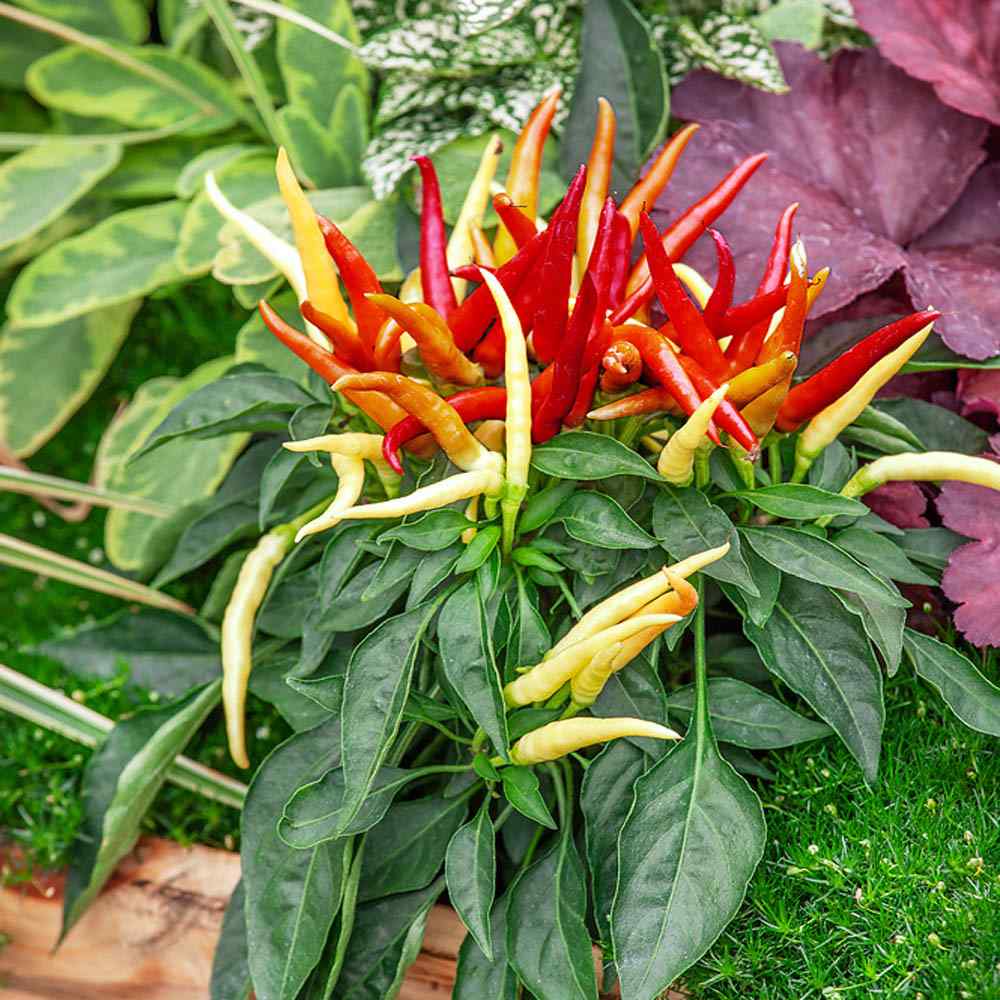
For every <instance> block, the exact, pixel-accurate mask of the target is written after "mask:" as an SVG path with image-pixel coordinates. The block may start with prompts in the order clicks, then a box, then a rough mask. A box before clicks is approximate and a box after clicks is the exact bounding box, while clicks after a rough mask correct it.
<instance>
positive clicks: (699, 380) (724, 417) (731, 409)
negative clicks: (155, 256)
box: [680, 355, 760, 461]
mask: <svg viewBox="0 0 1000 1000" xmlns="http://www.w3.org/2000/svg"><path fill="white" fill-rule="evenodd" d="M680 362H681V364H682V365H683V367H684V370H685V371H686V372H687V374H688V376H689V377H690V379H691V381H692V383H693V384H694V387H695V389H697V391H698V394H699V395H700V396H701V397H702V398H707V397H708V396H710V395H711V394H712V393H713V392H715V390H716V389H718V388H719V386H718V383H716V382H715V380H714V379H712V378H710V377H709V376H708V375H707V374H706V373H705V372H704V371H702V369H701V367H700V366H699V365H698V363H697V362H696V361H695V360H694V359H693V358H689V357H685V356H684V355H681V359H680ZM715 422H716V423H717V424H718V425H719V426H720V427H721V428H722V429H723V430H724V431H726V433H727V434H729V435H730V437H732V439H733V440H734V441H735V442H736V443H737V444H738V445H739V446H740V447H741V448H743V449H744V450H745V451H747V452H748V453H749V454H750V456H751V461H752V460H753V458H755V457H756V455H757V452H758V451H759V449H760V442H759V441H758V439H757V435H756V434H754V431H753V429H752V428H751V427H750V425H749V424H748V423H747V422H746V420H744V418H743V416H742V415H741V414H740V411H739V410H737V409H736V407H735V406H733V404H732V403H730V402H729V400H728V399H723V400H722V402H721V403H719V408H718V410H717V411H716V414H715ZM709 436H711V435H709Z"/></svg>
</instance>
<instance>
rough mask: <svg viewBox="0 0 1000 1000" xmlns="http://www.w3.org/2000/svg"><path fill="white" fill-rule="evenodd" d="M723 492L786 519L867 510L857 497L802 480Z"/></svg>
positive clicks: (853, 513)
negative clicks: (853, 498) (844, 495)
mask: <svg viewBox="0 0 1000 1000" xmlns="http://www.w3.org/2000/svg"><path fill="white" fill-rule="evenodd" d="M726 496H730V497H740V498H741V499H743V500H749V501H750V503H752V504H753V505H754V506H755V507H757V508H758V509H760V510H762V511H764V512H765V513H767V514H773V515H774V516H775V517H783V518H786V519H787V520H789V521H811V520H813V519H815V518H817V517H824V516H826V515H834V516H836V515H841V514H845V515H850V516H854V517H863V516H864V515H865V514H867V513H868V508H867V507H866V506H865V505H864V504H863V503H862V502H861V501H860V500H852V499H851V498H849V497H842V496H840V494H839V493H831V492H829V491H828V490H823V489H820V488H819V487H818V486H807V485H806V484H804V483H779V484H778V485H776V486H762V487H761V488H760V489H756V490H733V491H732V492H730V493H727V494H726Z"/></svg>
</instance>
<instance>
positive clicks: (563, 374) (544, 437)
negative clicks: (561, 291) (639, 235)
mask: <svg viewBox="0 0 1000 1000" xmlns="http://www.w3.org/2000/svg"><path fill="white" fill-rule="evenodd" d="M574 244H575V239H574ZM574 249H575V246H574ZM597 299H598V295H597V287H596V285H595V284H594V279H593V278H592V277H591V276H590V275H589V274H587V275H585V276H584V279H583V284H582V285H581V286H580V293H579V294H578V295H577V297H576V304H575V305H574V306H573V315H572V316H570V319H569V324H568V325H567V327H566V336H565V337H563V339H562V341H561V343H560V344H559V350H558V352H557V353H556V357H555V360H554V361H553V362H552V388H551V389H550V390H549V393H548V395H547V396H546V397H545V399H544V400H543V401H542V405H541V406H540V407H539V408H538V411H537V412H536V413H535V415H534V417H533V419H532V434H531V436H532V440H533V441H534V442H535V443H536V444H539V443H541V442H542V441H548V439H549V438H550V437H552V436H553V435H555V434H557V433H558V431H559V425H560V424H561V422H562V418H563V417H564V416H566V414H567V413H569V411H570V410H571V409H572V408H573V404H574V403H575V402H576V395H577V392H578V390H579V386H580V374H581V369H582V367H583V355H584V351H585V349H586V346H587V341H588V340H589V339H590V333H591V330H592V328H593V326H594V317H595V312H594V311H595V309H596V308H597Z"/></svg>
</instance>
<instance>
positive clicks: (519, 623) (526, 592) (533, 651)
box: [506, 573, 552, 680]
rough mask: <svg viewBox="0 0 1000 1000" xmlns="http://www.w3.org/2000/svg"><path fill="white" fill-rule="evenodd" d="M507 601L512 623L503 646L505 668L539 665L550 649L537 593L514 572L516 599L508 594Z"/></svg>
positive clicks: (549, 637) (520, 575)
mask: <svg viewBox="0 0 1000 1000" xmlns="http://www.w3.org/2000/svg"><path fill="white" fill-rule="evenodd" d="M507 600H508V604H509V605H510V609H511V620H512V623H513V627H512V628H511V636H510V641H509V642H508V644H507V667H508V668H511V667H517V666H529V665H532V664H535V663H538V662H540V660H541V659H542V657H543V656H544V655H545V654H546V653H547V652H548V650H549V648H550V647H551V646H552V637H551V636H550V635H549V629H548V626H547V625H546V624H545V619H544V618H543V617H542V613H541V612H540V611H539V610H538V603H539V602H538V591H537V590H536V589H535V585H534V584H533V583H530V582H529V581H526V580H525V579H524V576H523V575H522V574H521V573H518V574H517V593H516V597H515V595H514V594H513V593H509V594H508V598H507ZM506 679H508V680H509V679H511V678H509V677H508V678H506Z"/></svg>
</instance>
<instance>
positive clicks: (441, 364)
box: [366, 293, 483, 385]
mask: <svg viewBox="0 0 1000 1000" xmlns="http://www.w3.org/2000/svg"><path fill="white" fill-rule="evenodd" d="M366 298H367V299H368V301H369V302H374V303H375V305H377V306H378V307H379V308H380V309H382V311H383V312H386V313H388V314H389V316H391V317H392V318H393V319H394V320H395V321H396V322H397V323H398V324H399V325H400V326H401V327H402V328H403V329H404V330H405V331H406V332H407V333H408V334H410V336H411V337H413V339H414V340H415V341H416V344H417V347H418V348H419V349H420V358H421V360H422V361H423V363H424V365H425V366H426V368H427V370H428V371H429V372H430V373H431V374H432V375H434V376H436V377H437V378H440V379H442V380H443V381H445V382H454V383H456V384H458V385H476V384H477V383H479V382H482V380H483V370H482V368H480V367H479V365H477V364H475V363H473V362H472V361H470V360H469V359H468V358H467V357H466V356H465V355H464V354H463V353H462V352H461V351H460V350H459V349H458V348H457V347H456V346H455V338H454V337H453V336H452V333H451V330H449V329H448V324H447V323H445V321H444V320H443V319H442V318H441V317H440V316H439V315H438V314H437V312H435V311H434V310H433V309H432V308H431V307H430V306H428V305H424V303H423V302H417V303H415V304H413V305H407V304H406V303H405V302H400V301H399V299H397V298H396V297H395V296H393V295H379V294H375V293H371V294H369V295H367V296H366Z"/></svg>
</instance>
